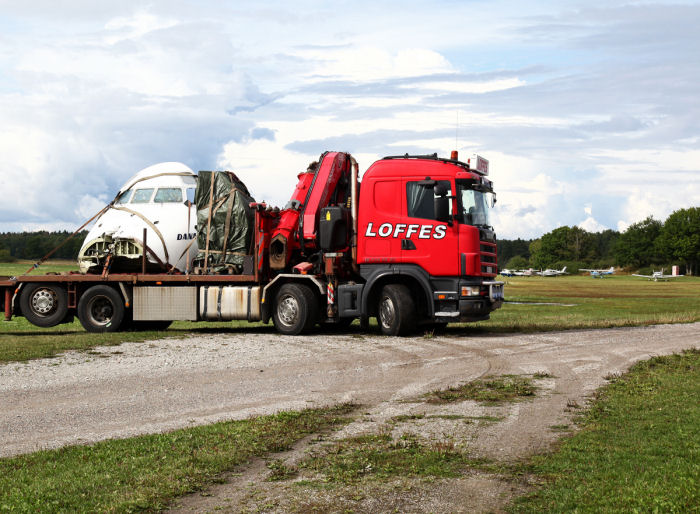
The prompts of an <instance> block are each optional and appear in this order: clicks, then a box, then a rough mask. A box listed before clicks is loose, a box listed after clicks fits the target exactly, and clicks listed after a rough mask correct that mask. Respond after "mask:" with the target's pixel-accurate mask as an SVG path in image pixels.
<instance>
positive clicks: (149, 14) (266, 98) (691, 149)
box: [0, 0, 700, 239]
mask: <svg viewBox="0 0 700 514" xmlns="http://www.w3.org/2000/svg"><path fill="white" fill-rule="evenodd" d="M698 26H700V2H665V1H656V2H653V1H651V2H634V1H632V2H618V1H616V0H606V1H604V2H598V1H591V0H587V1H580V2H579V1H568V2H561V1H547V0H545V1H538V2H531V1H514V0H513V1H510V0H487V1H458V0H431V1H430V2H421V1H414V0H402V1H379V0H373V1H365V0H357V1H346V2H321V1H310V0H302V1H295V2H283V1H276V0H271V1H267V2H248V1H235V2H234V1H230V2H226V1H221V2H214V1H206V0H204V1H195V0H167V1H165V0H154V1H152V2H143V1H132V0H121V1H119V2H96V1H94V0H72V1H70V0H69V1H61V2H56V1H55V0H28V1H27V2H16V1H8V0H0V158H1V161H0V224H1V225H0V232H4V231H23V230H28V231H31V230H64V229H65V230H73V229H75V228H77V227H78V226H79V225H81V224H82V223H83V222H84V221H86V220H87V219H89V218H90V217H91V216H92V215H94V214H95V213H96V212H98V211H99V210H100V209H101V208H102V207H103V206H104V205H105V204H107V203H108V202H109V201H111V200H112V199H113V197H114V195H115V194H116V192H117V191H118V190H119V188H120V186H121V185H122V184H123V183H124V182H125V181H126V180H127V179H128V178H129V177H130V176H131V175H133V174H134V173H136V172H137V171H138V170H140V169H142V168H145V167H147V166H150V165H152V164H155V163H158V162H164V161H179V162H183V163H185V164H187V165H188V166H190V167H191V168H192V169H194V170H195V171H197V170H211V169H226V170H231V171H234V172H235V173H236V174H237V175H238V176H239V177H240V178H241V179H242V180H243V181H244V182H245V183H246V185H247V186H248V188H249V189H250V190H251V193H252V194H253V196H254V197H255V198H256V200H258V201H266V202H268V203H271V204H273V205H279V206H283V205H284V204H285V203H286V202H287V200H288V199H289V197H290V196H291V194H292V191H293V189H294V186H295V184H296V182H297V178H296V176H297V174H298V173H299V172H300V171H302V170H305V169H306V166H307V164H308V163H309V162H310V161H312V160H315V159H317V158H318V156H319V155H320V154H321V153H322V152H324V151H327V150H337V151H347V152H350V153H352V154H353V155H354V156H355V157H356V158H357V160H358V161H359V163H360V170H361V172H363V171H364V170H366V169H367V168H368V167H369V166H370V165H371V164H372V162H374V161H375V160H377V159H380V158H381V157H383V156H386V155H399V154H404V153H410V154H425V153H434V152H437V153H438V154H439V155H441V156H445V157H447V156H449V154H450V151H451V150H453V149H457V150H459V153H460V157H461V158H462V159H463V160H466V158H468V157H470V156H471V155H473V154H479V155H482V156H484V157H485V158H487V159H488V160H489V161H490V179H491V180H493V182H494V187H495V189H496V191H497V194H498V203H497V204H496V208H495V210H494V213H493V217H492V224H493V225H494V227H495V229H496V232H497V234H498V236H499V237H500V238H506V239H514V238H518V237H520V238H536V237H539V236H541V235H542V234H544V233H546V232H549V231H551V230H553V229H555V228H557V227H559V226H563V225H568V226H580V227H582V228H584V229H586V230H588V231H591V232H595V231H600V230H605V229H614V230H625V229H626V228H627V227H628V226H629V225H630V224H632V223H634V222H637V221H641V220H643V219H644V218H646V217H647V216H650V215H652V216H654V217H655V218H656V219H659V220H664V219H665V218H666V217H667V216H668V215H669V214H671V213H672V212H673V211H675V210H677V209H680V208H687V207H693V206H700V31H699V30H697V27H698Z"/></svg>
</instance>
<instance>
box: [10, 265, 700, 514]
mask: <svg viewBox="0 0 700 514" xmlns="http://www.w3.org/2000/svg"><path fill="white" fill-rule="evenodd" d="M504 280H505V281H506V298H507V300H508V301H509V302H508V303H506V304H505V305H504V307H503V308H502V309H500V310H499V311H497V312H496V313H495V314H494V315H493V317H492V320H490V321H488V322H482V323H478V324H466V325H456V326H449V327H448V328H447V329H446V330H444V331H442V332H433V331H427V332H425V333H423V334H419V335H417V336H415V337H411V338H390V337H383V336H380V335H379V334H378V333H377V331H376V326H375V327H371V330H370V331H369V332H363V331H361V330H360V328H359V326H358V325H357V324H355V325H353V326H351V327H350V329H349V330H347V331H346V332H343V333H327V332H320V331H319V332H317V333H315V334H313V335H311V336H297V337H292V336H282V335H279V334H277V333H275V332H274V331H273V329H272V328H271V327H269V326H262V325H258V326H252V327H251V326H246V325H237V324H191V323H184V322H182V323H181V322H178V323H175V324H173V326H172V328H171V329H170V330H168V331H166V332H164V333H146V334H137V333H123V334H109V335H108V337H107V338H104V339H101V338H97V337H96V336H95V335H88V334H85V333H84V332H83V331H82V328H81V327H80V325H79V324H77V322H76V323H74V324H73V325H68V326H66V327H62V328H61V329H60V330H58V329H37V328H36V327H31V326H29V325H27V324H26V323H25V322H24V320H23V319H21V318H18V319H16V320H13V321H12V322H10V323H3V324H2V325H0V358H1V359H2V361H3V362H4V364H2V365H0V395H1V396H2V403H3V405H2V409H0V452H2V454H1V456H2V457H5V458H7V457H11V456H13V455H14V456H16V455H20V454H29V453H32V452H36V451H37V450H43V449H53V448H62V447H66V446H68V447H70V446H73V445H78V446H77V447H78V448H80V447H83V446H84V445H87V444H94V443H98V444H109V443H108V442H106V443H99V442H100V441H105V440H108V439H113V438H120V439H121V438H130V437H134V436H139V435H143V434H151V433H160V432H169V431H172V430H185V431H187V430H190V429H191V427H194V426H202V425H209V424H211V423H215V422H218V421H224V420H231V419H248V418H249V417H250V416H258V415H266V414H271V413H274V412H278V411H299V410H302V409H308V408H323V407H327V406H330V405H340V404H350V405H352V406H353V407H352V408H351V411H352V412H351V416H350V417H351V420H350V421H349V422H348V423H346V424H344V425H343V427H342V428H341V427H338V429H337V430H336V431H334V432H331V433H326V435H324V436H322V437H311V438H309V437H307V438H305V439H301V440H300V441H299V442H297V443H296V444H294V445H292V446H290V447H289V448H288V449H287V450H286V451H285V452H282V453H273V454H271V455H267V456H264V458H262V459H261V458H253V459H252V460H249V463H248V464H246V465H243V466H239V467H236V468H235V473H234V474H229V475H226V478H224V479H220V480H219V479H217V480H215V481H209V482H206V483H205V484H206V485H205V493H204V494H201V493H195V494H192V495H185V496H182V497H180V498H179V499H178V500H176V502H175V503H170V504H168V505H169V507H170V508H173V509H174V510H175V511H178V510H180V511H183V512H192V511H202V510H206V511H213V510H224V511H230V512H237V511H240V510H241V509H247V510H252V511H255V510H257V509H259V510H262V511H266V510H269V511H280V512H281V511H287V510H295V509H296V510H299V511H303V510H304V508H303V507H304V506H307V507H310V506H311V507H314V508H318V509H320V510H329V511H333V510H334V509H335V510H337V508H338V507H339V506H340V505H346V506H347V505H350V506H351V507H352V508H353V509H355V510H356V511H360V512H369V511H388V510H391V509H398V510H400V511H426V510H427V511H434V512H458V511H460V510H461V509H463V508H464V506H465V505H469V511H472V512H479V511H482V512H487V511H494V510H499V509H502V508H503V507H504V506H505V505H506V504H507V503H508V502H509V501H510V500H511V499H512V498H514V497H516V496H519V495H520V494H523V493H525V492H527V491H528V490H529V488H530V485H528V484H527V483H524V482H522V481H518V480H513V479H512V478H508V477H504V476H503V475H502V474H499V473H498V472H494V471H493V470H491V471H489V470H488V469H491V468H488V469H486V468H484V467H481V468H478V467H477V468H475V470H474V471H472V472H469V473H466V474H462V475H459V476H458V477H452V478H440V479H432V480H429V481H427V482H426V480H425V479H423V478H421V477H415V476H414V477H411V476H403V477H399V478H394V479H389V480H388V481H381V480H379V481H377V482H376V483H375V482H370V483H364V482H363V483H362V485H352V484H351V485H346V486H344V487H340V488H339V489H335V490H328V489H327V488H326V489H324V488H319V487H317V486H314V485H308V486H305V485H303V484H304V481H305V480H306V481H309V480H313V479H314V477H316V476H317V475H316V474H315V473H314V472H311V471H308V470H306V471H304V470H301V471H300V472H299V477H297V478H296V479H294V480H284V479H280V480H273V481H270V480H269V477H270V473H271V469H272V468H270V463H271V462H272V463H274V462H284V463H287V464H285V466H290V467H294V466H296V465H297V464H298V463H299V462H300V461H303V459H305V458H306V456H308V455H309V452H314V451H318V449H319V448H321V447H322V445H323V444H324V443H328V442H329V441H344V440H348V439H349V438H353V437H356V436H358V435H363V436H367V435H368V434H369V435H372V434H374V435H375V436H376V435H378V434H379V435H381V434H387V433H388V434H390V435H391V436H392V437H396V438H398V439H399V440H402V439H401V438H402V437H403V440H408V441H412V440H414V439H413V438H417V440H421V441H432V442H433V443H435V444H439V445H447V447H449V448H453V449H458V450H459V451H465V452H468V454H469V458H470V459H474V462H477V461H478V462H489V463H491V464H489V465H490V466H493V467H494V468H497V467H499V466H501V467H503V469H506V468H508V469H509V466H513V465H515V464H517V463H518V462H521V461H522V459H526V458H528V457H529V456H532V455H534V454H539V453H542V452H546V451H548V450H550V449H551V448H552V447H553V446H554V445H555V444H556V442H557V441H558V440H559V439H560V438H561V437H562V436H563V435H567V434H570V433H571V432H573V431H574V430H575V422H574V419H575V418H576V416H578V415H580V413H581V409H582V408H583V407H585V405H586V404H587V401H589V400H590V399H591V397H592V396H593V395H594V392H595V391H596V390H597V389H598V388H599V387H601V386H602V385H604V384H605V383H606V377H607V378H609V377H611V376H617V375H618V374H619V373H621V372H624V371H625V370H627V369H628V368H629V367H630V366H631V365H632V364H633V363H634V362H637V361H640V360H645V359H648V358H650V357H652V356H656V355H665V354H670V353H673V352H679V351H681V350H683V349H687V348H691V347H700V323H699V322H698V321H700V300H699V295H698V292H700V279H697V278H694V277H684V278H682V279H679V280H677V281H675V282H649V281H646V280H643V279H639V278H635V277H630V276H619V275H616V276H612V277H606V278H604V279H592V278H591V277H589V276H564V277H509V278H505V279H504ZM34 346H36V347H37V348H38V349H36V351H35V350H33V349H32V348H33V347H34ZM33 352H34V353H33ZM27 356H29V358H30V359H31V360H28V361H26V360H25V359H26V358H27ZM38 357H41V358H38ZM509 376H518V377H525V378H526V379H527V380H529V381H530V382H531V383H532V384H533V385H534V387H535V388H536V392H535V393H534V394H533V395H532V397H527V398H524V399H521V401H515V402H510V401H509V402H496V403H493V404H489V403H483V402H477V401H473V400H465V401H459V402H452V403H434V402H431V401H428V400H426V396H425V395H426V394H430V393H431V392H434V391H438V390H445V389H447V388H449V387H451V386H455V385H458V384H463V383H467V382H471V381H474V380H479V379H484V378H485V377H509ZM184 433H185V434H186V433H187V432H184ZM96 451H97V450H96ZM51 458H52V459H55V458H57V457H51ZM300 469H301V468H300ZM298 481H301V485H299V484H296V482H298ZM214 482H223V483H219V484H215V483H214ZM295 484H296V485H295ZM46 494H49V493H48V492H47V493H46ZM180 494H182V493H180ZM353 498H354V499H353ZM115 501H116V500H115ZM157 504H158V503H157ZM115 505H117V507H115V510H122V509H120V508H119V507H118V505H120V504H119V503H116V504H115ZM158 505H159V504H158ZM265 505H273V506H275V508H274V509H266V508H265Z"/></svg>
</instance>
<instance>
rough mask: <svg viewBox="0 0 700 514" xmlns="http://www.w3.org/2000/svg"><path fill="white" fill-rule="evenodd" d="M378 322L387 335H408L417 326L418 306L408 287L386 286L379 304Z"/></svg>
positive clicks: (400, 285) (399, 285) (398, 285)
mask: <svg viewBox="0 0 700 514" xmlns="http://www.w3.org/2000/svg"><path fill="white" fill-rule="evenodd" d="M377 322H378V323H379V327H380V328H381V329H382V333H383V334H384V335H387V336H406V335H409V334H411V333H412V332H413V331H414V330H415V328H416V306H415V303H414V302H413V298H412V297H411V292H410V290H409V289H408V287H406V286H404V285H402V284H389V285H386V286H384V289H382V294H381V295H380V296H379V305H378V306H377Z"/></svg>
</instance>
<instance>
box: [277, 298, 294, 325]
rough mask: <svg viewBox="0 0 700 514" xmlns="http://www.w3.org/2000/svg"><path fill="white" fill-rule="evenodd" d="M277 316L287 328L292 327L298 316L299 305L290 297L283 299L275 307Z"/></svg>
mask: <svg viewBox="0 0 700 514" xmlns="http://www.w3.org/2000/svg"><path fill="white" fill-rule="evenodd" d="M277 316H278V317H279V320H280V321H281V322H282V323H283V324H285V325H287V326H291V325H293V324H294V321H295V320H296V319H297V317H298V316H299V304H298V303H297V301H296V299H294V298H293V297H292V296H286V297H285V298H283V299H282V301H280V302H279V304H278V306H277Z"/></svg>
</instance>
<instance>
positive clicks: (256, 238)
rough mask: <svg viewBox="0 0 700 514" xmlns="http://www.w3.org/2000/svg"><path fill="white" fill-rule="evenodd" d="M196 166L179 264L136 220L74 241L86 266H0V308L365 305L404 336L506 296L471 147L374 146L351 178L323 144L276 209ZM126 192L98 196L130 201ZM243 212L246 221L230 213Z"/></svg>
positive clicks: (40, 316) (242, 315) (349, 308)
mask: <svg viewBox="0 0 700 514" xmlns="http://www.w3.org/2000/svg"><path fill="white" fill-rule="evenodd" d="M204 173H205V172H200V178H199V182H198V184H197V191H196V192H195V197H196V198H197V199H198V208H199V207H202V210H200V211H198V213H203V215H204V216H206V221H204V220H205V218H200V217H199V214H198V218H197V239H198V241H199V249H198V253H197V257H196V258H195V259H192V260H191V261H190V260H187V259H185V261H186V263H185V265H184V268H185V269H184V270H183V269H182V268H183V265H179V266H178V267H175V266H172V265H169V263H168V262H163V260H162V259H159V258H158V257H157V256H156V253H157V252H155V251H153V249H152V246H153V245H155V243H150V244H151V246H149V241H153V240H157V239H158V237H160V239H163V237H162V236H161V234H160V233H158V234H154V230H157V226H156V225H154V224H153V223H152V222H150V221H148V220H146V221H147V222H148V223H147V225H146V226H145V228H144V230H143V237H142V238H141V240H135V239H134V240H130V241H129V242H128V244H127V243H125V242H124V241H119V240H115V241H112V240H108V241H107V242H106V243H105V241H101V242H99V244H98V243H95V244H97V245H98V246H99V251H97V250H96V251H92V253H91V250H90V249H88V250H87V251H85V252H81V256H82V257H81V258H84V259H87V260H86V261H85V262H87V266H83V264H85V262H82V263H81V267H83V268H86V269H89V271H88V272H85V273H78V272H71V273H63V274H45V275H33V274H27V275H22V276H18V277H0V302H1V307H2V309H3V310H4V313H5V319H6V320H10V319H11V318H12V316H17V315H21V316H24V317H25V318H26V319H27V320H28V321H29V322H31V323H33V324H34V325H37V326H40V327H50V326H54V325H58V324H60V323H65V322H69V321H72V320H73V318H74V316H77V317H78V318H79V320H80V322H81V323H82V325H83V326H84V327H85V329H86V330H87V331H89V332H113V331H118V330H127V329H139V328H142V329H162V328H165V327H167V326H168V325H169V324H170V323H171V322H172V321H174V320H190V321H229V320H246V321H249V322H258V321H262V322H265V323H268V322H269V321H270V320H272V322H273V323H274V326H275V328H276V329H277V330H278V331H279V332H281V333H283V334H292V335H294V334H301V333H305V332H308V331H310V330H311V329H312V328H313V327H314V326H315V325H317V324H319V325H321V326H325V327H332V326H343V325H348V324H350V323H351V322H352V321H353V320H355V319H359V320H360V322H361V324H362V325H363V326H364V327H366V326H367V325H368V321H369V319H370V318H372V317H375V318H376V319H377V323H378V325H379V327H380V329H381V331H382V332H383V333H384V334H386V335H394V336H396V335H399V336H403V335H409V334H412V333H414V332H416V331H417V330H419V329H424V328H428V327H440V326H444V325H446V324H447V323H451V322H470V321H481V320H486V319H488V318H489V315H490V313H491V312H492V311H493V310H495V309H498V308H499V307H500V306H501V304H502V302H503V283H502V282H498V281H495V280H494V279H495V277H496V274H497V272H498V268H497V266H498V264H497V256H496V234H495V232H494V229H493V227H492V226H491V225H490V221H489V211H490V209H491V208H492V207H493V205H494V203H495V194H494V191H493V184H492V182H491V181H490V180H489V179H488V161H487V160H485V159H483V158H482V157H479V156H475V157H474V158H473V162H472V159H470V160H469V161H467V162H462V161H460V160H458V156H457V152H452V154H451V156H450V158H440V157H438V156H437V154H432V155H408V154H406V155H400V156H390V157H385V158H383V159H381V160H379V161H377V162H375V163H374V164H372V166H370V167H369V169H368V170H367V171H366V172H365V173H364V175H363V177H362V181H361V182H360V181H359V179H358V165H357V162H356V161H355V159H354V158H353V157H352V156H351V155H350V154H347V153H343V152H326V153H324V154H322V155H321V156H320V158H319V160H318V161H317V162H314V163H312V164H311V165H310V166H309V168H308V169H307V170H306V171H303V172H302V173H300V174H299V175H298V183H297V185H296V188H295V190H294V192H293V194H292V197H291V199H290V201H289V203H288V204H287V205H286V206H285V207H284V208H283V209H277V208H271V207H270V206H268V205H266V204H264V203H256V202H255V201H254V200H252V198H249V197H248V196H247V190H245V193H246V194H242V193H241V188H243V189H244V186H242V185H240V184H239V183H238V182H236V181H235V180H234V178H235V179H237V177H235V175H233V174H232V173H229V172H206V173H209V174H210V175H209V176H208V180H207V184H206V185H205V184H204V181H203V180H202V177H203V176H204V175H203V174H204ZM226 173H228V174H227V175H226ZM217 177H220V178H222V179H223V178H226V177H229V179H230V180H229V182H228V183H229V185H230V186H231V187H230V188H229V190H228V192H223V193H221V194H219V186H218V185H217V187H216V190H215V186H214V182H215V180H217ZM223 182H226V181H223ZM223 182H222V183H223ZM217 184H219V182H217ZM134 187H138V186H134ZM233 192H236V194H238V195H239V196H238V197H237V199H235V201H234V199H232V195H233ZM127 193H128V194H129V195H131V193H130V191H126V192H120V195H119V196H118V197H117V198H115V200H114V201H113V202H112V203H111V204H110V205H109V206H107V207H106V209H109V208H110V207H111V208H114V207H119V208H120V209H121V210H126V211H129V208H128V204H127V203H126V202H125V200H124V195H125V194H127ZM170 193H172V191H171V192H170ZM170 193H169V194H170ZM149 194H150V193H149ZM153 194H155V195H158V194H160V191H159V192H158V193H153ZM131 196H133V199H132V200H131V201H134V200H135V199H136V198H137V197H138V196H139V191H138V190H137V191H135V192H134V194H133V195H131ZM141 196H143V195H141ZM144 198H145V197H144ZM151 198H153V197H151ZM249 200H250V201H249ZM235 202H238V205H242V207H243V208H244V209H243V210H241V211H239V215H232V214H231V211H230V210H229V211H227V210H226V209H227V207H230V206H231V205H234V204H235ZM200 204H203V205H200ZM217 209H220V210H221V209H223V211H222V212H223V214H221V215H220V212H219V211H217ZM240 212H244V214H245V215H241V214H240ZM131 216H132V217H133V213H132V214H131ZM246 220H248V225H247V226H246V227H244V229H245V230H243V229H241V227H240V226H238V225H237V223H238V224H239V225H240V223H243V224H245V223H246ZM217 231H218V232H217ZM221 233H223V234H224V235H225V236H227V237H228V238H229V239H228V240H231V241H234V242H235V241H238V242H239V243H240V244H237V245H236V246H235V249H234V250H232V249H231V247H233V246H234V245H233V244H232V245H231V246H230V247H229V248H227V245H226V242H225V241H226V240H227V239H225V238H224V239H223V240H224V243H223V248H221V245H219V246H216V245H215V244H214V243H215V241H214V238H215V235H216V234H219V235H220V234H221ZM231 234H233V235H234V236H235V237H234V238H233V239H231ZM156 235H157V236H158V237H156ZM185 235H187V234H185ZM193 236H194V235H191V236H188V237H193ZM219 242H221V238H219ZM95 248H96V247H95ZM124 248H127V249H128V253H129V257H132V258H133V257H134V256H135V257H137V258H138V257H140V266H136V267H134V266H133V265H132V266H131V267H123V268H114V267H113V264H114V263H117V262H125V261H124V260H122V261H120V257H122V256H120V254H119V252H120V251H122V250H120V249H124ZM188 248H189V247H188ZM215 248H218V249H215ZM93 249H94V248H93ZM124 251H125V252H126V250H124ZM83 253H85V255H84V256H83ZM183 255H185V253H184V252H183ZM187 256H188V257H189V250H188V253H187ZM176 257H178V256H176ZM179 257H180V259H182V255H180V256H179ZM166 260H167V259H166ZM132 264H133V262H132ZM139 267H140V269H138V268H139ZM134 268H136V269H134Z"/></svg>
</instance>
